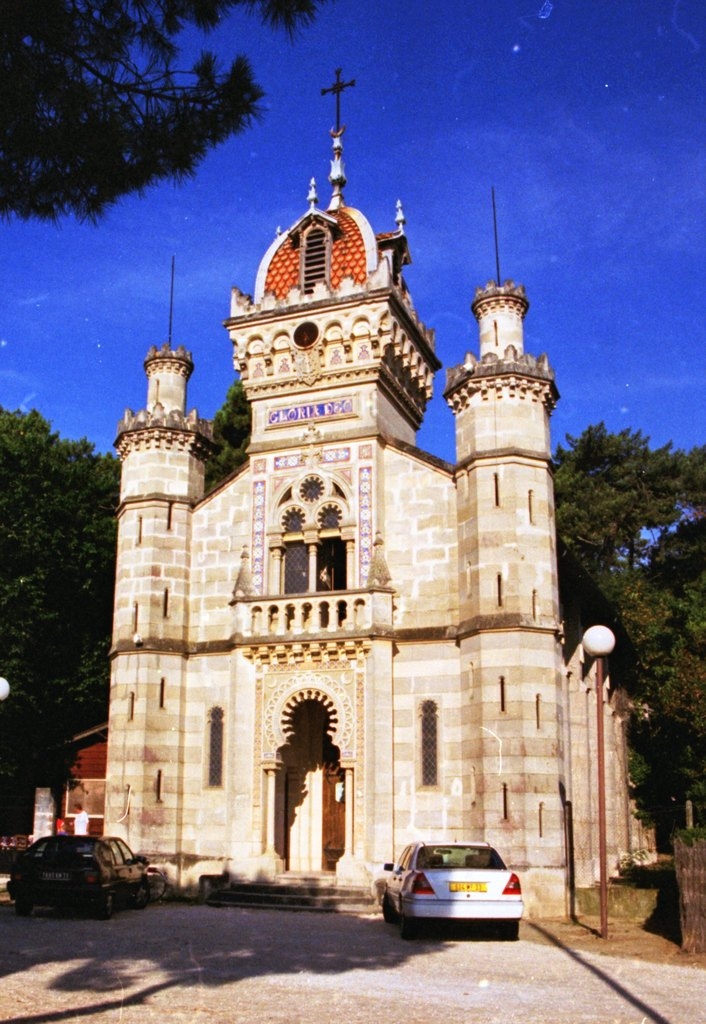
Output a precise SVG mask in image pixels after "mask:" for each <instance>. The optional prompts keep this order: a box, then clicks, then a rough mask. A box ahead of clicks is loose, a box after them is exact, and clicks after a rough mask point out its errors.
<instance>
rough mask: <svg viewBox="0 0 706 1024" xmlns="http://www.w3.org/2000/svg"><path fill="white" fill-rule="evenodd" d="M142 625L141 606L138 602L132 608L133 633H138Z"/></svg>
mask: <svg viewBox="0 0 706 1024" xmlns="http://www.w3.org/2000/svg"><path fill="white" fill-rule="evenodd" d="M139 625H140V606H139V605H138V603H137V601H135V602H134V604H133V606H132V631H133V633H137V629H138V626H139Z"/></svg>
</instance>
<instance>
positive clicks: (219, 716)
mask: <svg viewBox="0 0 706 1024" xmlns="http://www.w3.org/2000/svg"><path fill="white" fill-rule="evenodd" d="M208 784H209V786H221V785H222V784H223V708H211V712H210V714H209V716H208Z"/></svg>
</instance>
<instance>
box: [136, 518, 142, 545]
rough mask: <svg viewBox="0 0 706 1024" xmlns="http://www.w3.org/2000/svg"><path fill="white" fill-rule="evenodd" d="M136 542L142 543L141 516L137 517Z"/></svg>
mask: <svg viewBox="0 0 706 1024" xmlns="http://www.w3.org/2000/svg"><path fill="white" fill-rule="evenodd" d="M137 543H138V544H141V543H142V516H138V518H137Z"/></svg>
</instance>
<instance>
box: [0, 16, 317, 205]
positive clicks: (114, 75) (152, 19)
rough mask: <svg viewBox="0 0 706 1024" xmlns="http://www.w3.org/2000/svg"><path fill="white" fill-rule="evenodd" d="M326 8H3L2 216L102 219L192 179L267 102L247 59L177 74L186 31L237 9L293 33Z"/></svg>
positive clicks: (210, 61)
mask: <svg viewBox="0 0 706 1024" xmlns="http://www.w3.org/2000/svg"><path fill="white" fill-rule="evenodd" d="M322 2H324V0H4V2H3V5H2V18H0V139H1V140H2V143H1V144H0V214H2V215H5V216H10V215H16V216H18V217H22V218H30V217H38V218H44V219H50V220H52V219H56V218H57V217H59V216H62V215H65V214H69V213H73V214H76V215H77V216H78V217H80V218H91V219H95V218H96V217H98V216H99V215H100V214H101V213H102V212H103V211H104V210H105V209H106V207H108V206H110V204H112V203H114V202H116V200H118V199H119V198H120V197H121V196H124V195H128V194H130V193H135V192H137V193H140V192H142V191H143V190H144V189H145V188H147V187H148V186H149V185H152V184H154V183H156V182H158V181H161V180H163V179H170V178H171V179H175V180H177V181H178V180H180V179H182V178H184V177H185V176H187V175H190V174H193V172H194V170H195V168H196V167H197V165H198V164H199V162H200V161H201V159H202V158H203V156H204V155H205V154H206V153H207V152H208V150H209V149H210V148H211V147H213V146H215V145H217V144H218V143H220V142H223V141H224V140H225V139H227V138H228V137H229V136H230V135H233V134H237V133H239V132H241V131H243V130H244V129H245V128H247V127H248V126H249V125H250V123H251V122H252V121H253V119H254V118H256V117H257V116H258V115H259V113H260V107H259V101H260V100H261V99H262V96H263V92H262V89H261V88H260V86H259V85H258V84H257V82H256V81H255V78H254V74H253V70H252V68H251V66H250V63H249V61H248V60H247V58H246V57H244V56H239V57H237V58H236V59H235V60H234V61H233V63H232V64H231V66H230V68H228V69H226V70H221V69H220V68H219V66H218V63H217V61H216V58H215V57H214V56H213V54H211V53H208V52H203V53H201V55H200V56H199V58H198V59H197V60H196V62H195V63H194V65H193V67H192V68H191V70H190V71H186V72H183V71H180V70H178V69H177V67H176V59H177V57H178V53H179V50H178V47H177V42H176V41H177V39H178V37H179V34H180V32H181V31H182V30H183V29H185V28H187V27H195V28H196V29H198V30H200V31H208V30H209V29H212V28H214V27H215V26H216V25H217V24H218V23H219V21H220V20H221V19H222V18H224V17H225V16H226V15H228V14H229V13H230V12H231V11H232V10H233V9H234V8H238V7H240V8H244V9H245V10H246V11H248V12H251V13H256V14H258V15H259V17H260V18H261V20H263V21H264V22H265V23H266V24H268V25H270V26H271V27H275V28H277V27H280V28H284V29H285V30H286V31H287V32H289V33H290V35H291V34H292V33H293V32H294V30H295V29H296V27H297V26H299V25H302V24H306V23H307V22H309V21H311V20H312V19H313V17H314V16H315V14H316V11H317V9H318V8H319V7H320V6H321V3H322Z"/></svg>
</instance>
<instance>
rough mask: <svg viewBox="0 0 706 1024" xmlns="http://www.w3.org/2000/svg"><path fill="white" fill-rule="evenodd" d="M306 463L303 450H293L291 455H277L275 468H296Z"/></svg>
mask: <svg viewBox="0 0 706 1024" xmlns="http://www.w3.org/2000/svg"><path fill="white" fill-rule="evenodd" d="M303 465H304V456H303V455H302V453H301V452H293V453H291V454H290V455H277V456H275V469H296V468H297V466H303Z"/></svg>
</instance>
